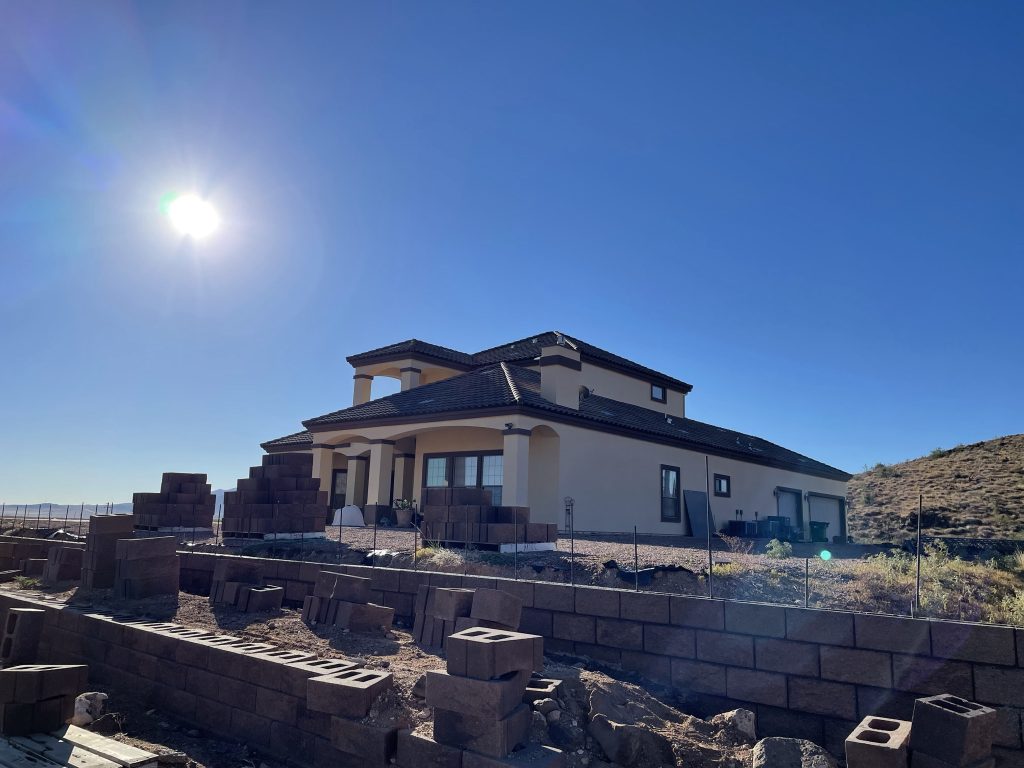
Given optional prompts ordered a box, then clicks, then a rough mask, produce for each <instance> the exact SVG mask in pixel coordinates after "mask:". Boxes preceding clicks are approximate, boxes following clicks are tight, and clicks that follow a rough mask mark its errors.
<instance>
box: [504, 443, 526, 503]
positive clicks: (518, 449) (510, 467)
mask: <svg viewBox="0 0 1024 768" xmlns="http://www.w3.org/2000/svg"><path fill="white" fill-rule="evenodd" d="M502 434H503V435H504V436H505V443H504V451H503V452H504V458H503V461H502V463H503V468H504V476H503V478H502V487H501V504H502V506H505V507H528V506H530V430H528V429H515V428H512V429H506V430H505V431H504V432H503V433H502Z"/></svg>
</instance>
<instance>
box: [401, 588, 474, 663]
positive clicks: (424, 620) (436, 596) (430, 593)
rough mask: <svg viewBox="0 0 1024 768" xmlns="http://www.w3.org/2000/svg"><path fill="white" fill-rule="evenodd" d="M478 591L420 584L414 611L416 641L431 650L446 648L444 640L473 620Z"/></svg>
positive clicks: (413, 627)
mask: <svg viewBox="0 0 1024 768" xmlns="http://www.w3.org/2000/svg"><path fill="white" fill-rule="evenodd" d="M474 591H475V590H472V589H449V588H445V587H430V586H427V585H425V584H423V585H420V587H419V590H418V591H417V593H416V603H415V605H414V608H413V624H412V636H413V640H415V641H416V642H417V643H420V644H421V645H425V646H427V647H430V648H440V647H442V646H443V645H444V639H445V638H446V637H448V635H450V634H452V633H453V632H457V631H458V629H459V628H458V627H457V626H456V625H457V623H458V622H459V621H461V620H466V621H468V620H469V614H470V612H471V611H472V610H473V593H474Z"/></svg>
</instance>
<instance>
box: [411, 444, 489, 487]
mask: <svg viewBox="0 0 1024 768" xmlns="http://www.w3.org/2000/svg"><path fill="white" fill-rule="evenodd" d="M504 455H505V452H504V451H449V452H446V453H424V454H423V466H422V467H420V486H421V487H422V488H430V487H441V486H428V485H427V462H428V461H429V460H430V459H454V458H456V457H458V456H479V457H480V458H481V459H483V457H484V456H504ZM454 473H455V462H454V461H449V462H448V466H447V467H445V478H444V481H445V483H447V485H445V486H443V487H444V488H454V487H455V486H454V485H453V484H452V483H453V482H454V480H455V474H454ZM483 482H484V463H483V461H478V462H477V463H476V485H475V486H474V487H475V488H483V487H484V485H483ZM459 487H460V488H461V487H462V486H459Z"/></svg>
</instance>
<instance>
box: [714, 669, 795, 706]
mask: <svg viewBox="0 0 1024 768" xmlns="http://www.w3.org/2000/svg"><path fill="white" fill-rule="evenodd" d="M725 691H726V695H727V696H728V697H729V698H730V699H737V700H739V701H753V702H755V703H757V704H768V705H770V706H774V707H785V706H786V676H785V675H780V674H777V673H775V672H759V671H757V670H753V669H739V668H735V667H729V668H728V669H726V677H725Z"/></svg>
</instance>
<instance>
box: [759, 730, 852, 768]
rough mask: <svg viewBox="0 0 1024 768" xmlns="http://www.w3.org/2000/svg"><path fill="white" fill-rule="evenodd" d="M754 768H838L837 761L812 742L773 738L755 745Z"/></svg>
mask: <svg viewBox="0 0 1024 768" xmlns="http://www.w3.org/2000/svg"><path fill="white" fill-rule="evenodd" d="M751 756H752V757H753V765H752V768H836V761H835V760H833V759H832V756H831V755H830V754H829V753H828V752H826V751H825V750H824V749H822V748H821V747H819V746H818V745H817V744H815V743H814V742H812V741H804V740H803V739H784V738H781V737H778V736H772V737H771V738H768V739H761V740H760V741H759V742H757V744H755V745H754V751H753V752H752V753H751Z"/></svg>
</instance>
